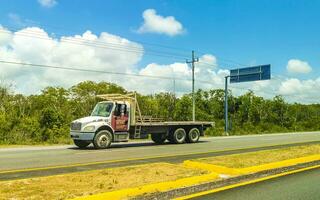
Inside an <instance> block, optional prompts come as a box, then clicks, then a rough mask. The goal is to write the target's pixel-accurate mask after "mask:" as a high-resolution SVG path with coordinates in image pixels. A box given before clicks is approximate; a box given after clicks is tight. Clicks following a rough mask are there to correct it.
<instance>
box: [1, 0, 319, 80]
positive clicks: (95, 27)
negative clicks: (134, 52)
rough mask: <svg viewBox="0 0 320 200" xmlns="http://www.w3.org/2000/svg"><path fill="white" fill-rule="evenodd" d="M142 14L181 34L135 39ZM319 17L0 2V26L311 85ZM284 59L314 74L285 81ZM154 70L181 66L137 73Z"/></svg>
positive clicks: (212, 2) (231, 5) (155, 3)
mask: <svg viewBox="0 0 320 200" xmlns="http://www.w3.org/2000/svg"><path fill="white" fill-rule="evenodd" d="M146 9H154V10H155V11H156V13H157V14H158V15H161V16H164V17H166V16H173V17H174V18H175V20H176V21H178V22H180V23H181V24H182V26H183V33H182V34H177V35H174V36H169V35H166V34H156V33H138V32H137V30H138V29H139V27H140V26H141V24H142V23H143V21H144V19H143V17H142V14H143V12H144V11H145V10H146ZM319 10H320V1H315V0H308V1H302V0H290V1H289V0H281V1H279V0H259V1H257V0H255V1H254V0H242V1H240V0H224V1H222V0H202V1H191V0H183V1H182V0H180V1H176V0H171V1H169V0H168V1H165V0H145V1H143V0H140V1H131V0H114V1H112V0H108V1H101V0H100V1H98V0H90V1H89V0H88V1H86V0H82V1H78V0H56V4H55V5H53V6H51V7H44V6H41V5H40V4H39V2H38V1H37V0H16V1H14V3H13V1H12V0H1V6H0V24H1V25H2V26H3V27H9V28H10V27H15V28H17V29H18V28H23V27H28V26H32V25H33V26H34V25H37V26H39V27H40V28H42V29H44V30H45V31H46V32H48V33H55V34H57V35H64V36H66V35H74V34H82V33H83V32H84V31H86V30H91V31H92V32H93V33H94V34H96V35H99V34H100V33H101V32H107V33H110V34H114V35H117V36H120V37H123V38H126V39H128V40H130V41H137V42H138V43H141V44H142V45H143V46H144V48H145V49H146V51H147V50H148V46H147V45H144V43H153V44H161V45H167V46H172V47H175V48H179V49H186V51H183V54H188V53H189V52H188V50H191V49H194V50H196V52H203V53H207V54H212V55H214V56H215V57H216V58H217V62H218V64H219V66H220V68H224V69H230V68H235V67H238V66H237V65H235V64H234V63H232V62H229V60H232V61H235V62H238V63H241V64H245V65H256V64H267V63H270V64H272V72H273V74H274V75H281V76H284V77H288V78H298V79H299V80H308V79H312V80H314V79H317V78H318V77H320V67H319V66H320V55H319V54H320V53H319V46H320V41H319V40H320V39H319V38H320V37H319V35H320V26H319V20H320V12H319ZM12 16H16V18H17V17H18V18H19V20H20V22H21V23H19V22H17V19H13V18H14V17H12ZM19 20H18V21H19ZM19 26H20V27H19ZM152 48H156V47H152ZM198 55H199V56H201V53H198ZM290 59H299V60H301V61H305V62H307V63H308V64H309V65H310V67H312V72H311V73H293V74H292V73H289V72H288V70H287V68H286V66H287V64H288V61H289V60H290ZM152 62H156V63H158V64H170V63H173V62H183V60H179V59H175V58H163V57H157V56H148V55H147V54H145V55H144V56H143V58H142V59H141V60H140V61H139V63H138V64H137V65H139V66H141V67H144V66H145V65H147V64H149V63H152Z"/></svg>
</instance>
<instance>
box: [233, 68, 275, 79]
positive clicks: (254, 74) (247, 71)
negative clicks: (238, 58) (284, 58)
mask: <svg viewBox="0 0 320 200" xmlns="http://www.w3.org/2000/svg"><path fill="white" fill-rule="evenodd" d="M270 68H271V67H270V65H259V66H254V67H246V68H240V69H232V70H230V83H240V82H248V81H259V80H268V79H270V78H271V75H270V74H271V69H270Z"/></svg>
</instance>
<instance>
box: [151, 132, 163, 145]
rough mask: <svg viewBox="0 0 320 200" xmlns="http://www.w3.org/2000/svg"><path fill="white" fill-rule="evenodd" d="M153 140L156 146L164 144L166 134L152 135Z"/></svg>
mask: <svg viewBox="0 0 320 200" xmlns="http://www.w3.org/2000/svg"><path fill="white" fill-rule="evenodd" d="M151 139H152V141H153V142H154V143H156V144H163V143H164V141H166V134H160V133H158V134H151Z"/></svg>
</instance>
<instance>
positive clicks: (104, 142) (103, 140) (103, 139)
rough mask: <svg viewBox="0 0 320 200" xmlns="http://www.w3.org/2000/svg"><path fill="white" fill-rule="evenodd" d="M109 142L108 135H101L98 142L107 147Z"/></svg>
mask: <svg viewBox="0 0 320 200" xmlns="http://www.w3.org/2000/svg"><path fill="white" fill-rule="evenodd" d="M108 143H109V137H108V136H106V135H101V136H100V137H99V140H98V144H99V146H100V147H106V146H108Z"/></svg>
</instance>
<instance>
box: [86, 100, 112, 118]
mask: <svg viewBox="0 0 320 200" xmlns="http://www.w3.org/2000/svg"><path fill="white" fill-rule="evenodd" d="M112 107H113V103H105V102H104V103H98V104H97V105H96V106H95V107H94V109H93V111H92V113H91V116H101V117H109V115H110V113H111V111H112Z"/></svg>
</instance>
